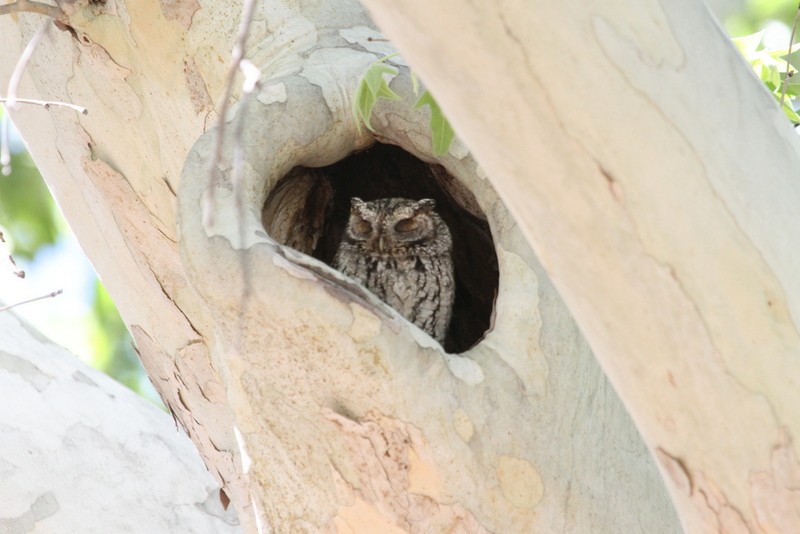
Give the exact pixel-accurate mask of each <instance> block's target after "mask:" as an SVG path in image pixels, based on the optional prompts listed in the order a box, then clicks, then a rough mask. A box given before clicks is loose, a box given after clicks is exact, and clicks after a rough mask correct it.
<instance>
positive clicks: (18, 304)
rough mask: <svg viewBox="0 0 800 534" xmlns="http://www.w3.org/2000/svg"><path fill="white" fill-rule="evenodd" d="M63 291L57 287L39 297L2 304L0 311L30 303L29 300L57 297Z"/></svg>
mask: <svg viewBox="0 0 800 534" xmlns="http://www.w3.org/2000/svg"><path fill="white" fill-rule="evenodd" d="M63 292H64V290H63V289H59V290H58V291H53V292H52V293H48V294H47V295H42V296H41V297H36V298H32V299H28V300H23V301H22V302H17V303H16V304H11V305H9V306H3V307H2V308H0V312H4V311H8V310H10V309H12V308H16V307H17V306H22V305H23V304H30V303H31V302H36V301H37V300H44V299H49V298H52V297H57V296H58V295H60V294H61V293H63Z"/></svg>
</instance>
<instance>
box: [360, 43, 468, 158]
mask: <svg viewBox="0 0 800 534" xmlns="http://www.w3.org/2000/svg"><path fill="white" fill-rule="evenodd" d="M396 55H397V54H392V55H391V56H386V57H383V58H381V59H379V60H377V61H375V62H374V63H372V64H370V66H369V67H367V70H366V72H365V73H364V76H363V77H362V78H361V81H360V82H359V84H358V87H357V88H356V92H355V95H354V98H353V107H352V112H353V119H354V120H355V121H356V124H358V125H359V128H360V127H361V123H362V122H363V123H364V125H365V126H366V127H367V128H368V129H369V130H371V131H374V129H373V128H372V125H371V124H370V118H371V117H372V110H373V108H374V107H375V104H376V103H377V101H378V100H379V99H381V98H383V99H386V100H402V98H401V97H400V95H398V94H397V93H395V92H394V91H393V90H392V88H391V87H389V82H390V81H391V80H392V79H393V78H394V77H395V76H397V74H398V73H399V72H400V71H398V70H397V69H396V68H395V67H392V66H391V65H388V64H387V63H386V62H387V61H388V60H389V59H391V58H393V57H395V56H396ZM411 79H412V83H413V89H414V94H415V95H417V97H418V98H417V101H416V102H415V103H414V109H417V108H421V107H423V106H428V107H429V108H430V110H431V120H430V129H431V144H432V146H433V153H434V154H435V155H437V156H441V155H443V154H445V153H446V152H447V149H448V148H450V144H451V143H452V142H453V138H454V137H455V132H454V131H453V128H452V126H450V123H449V122H448V120H447V117H445V116H444V113H443V112H442V109H441V108H440V107H439V104H438V103H437V102H436V99H434V98H433V95H432V94H431V92H430V91H428V90H425V91H423V92H422V94H419V83H418V82H417V78H416V76H414V75H413V73H412V77H411ZM387 80H388V81H387Z"/></svg>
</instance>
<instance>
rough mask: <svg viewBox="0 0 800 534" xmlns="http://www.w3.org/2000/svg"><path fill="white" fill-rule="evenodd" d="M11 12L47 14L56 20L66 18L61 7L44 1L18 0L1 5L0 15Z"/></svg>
mask: <svg viewBox="0 0 800 534" xmlns="http://www.w3.org/2000/svg"><path fill="white" fill-rule="evenodd" d="M10 13H38V14H39V15H46V16H48V17H50V18H53V19H56V20H61V19H63V18H64V12H63V11H61V8H59V7H57V6H51V5H49V4H43V3H42V2H31V1H29V0H17V1H16V2H12V3H10V4H6V5H2V6H0V16H2V15H8V14H10Z"/></svg>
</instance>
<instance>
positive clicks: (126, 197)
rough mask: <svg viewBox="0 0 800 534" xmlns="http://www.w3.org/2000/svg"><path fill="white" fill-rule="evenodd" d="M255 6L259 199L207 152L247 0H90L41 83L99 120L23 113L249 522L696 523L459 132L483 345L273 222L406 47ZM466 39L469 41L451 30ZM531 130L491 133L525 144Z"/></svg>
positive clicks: (399, 118) (327, 20)
mask: <svg viewBox="0 0 800 534" xmlns="http://www.w3.org/2000/svg"><path fill="white" fill-rule="evenodd" d="M258 5H259V9H258V10H257V13H256V16H255V19H254V26H253V36H252V38H251V41H250V46H249V47H248V50H249V52H248V55H249V57H251V58H252V59H253V61H254V63H255V64H256V65H257V66H258V67H260V68H261V70H262V74H263V77H264V88H263V89H262V90H261V92H260V93H259V95H258V98H257V99H256V100H255V101H253V102H251V107H250V111H248V112H247V113H249V114H251V115H249V116H248V118H249V119H250V120H248V121H246V122H245V132H246V133H247V135H245V136H243V138H242V140H240V141H239V142H238V144H239V145H241V146H242V147H243V148H244V149H245V166H244V179H245V180H244V183H245V185H246V187H245V189H244V199H243V201H244V207H245V209H244V210H241V209H239V208H237V205H236V199H235V198H234V196H233V195H232V194H231V188H229V187H226V186H227V185H228V184H229V182H228V180H229V178H230V177H229V175H228V171H229V169H230V163H229V159H228V155H229V153H228V152H226V157H225V159H224V161H223V162H222V165H221V169H222V170H223V171H225V172H224V173H223V179H222V182H220V184H219V185H220V187H218V188H215V189H214V193H213V194H212V195H208V193H207V191H208V184H209V176H208V174H209V173H208V170H209V168H210V165H209V163H210V161H211V151H212V146H213V136H211V135H205V136H203V137H201V138H200V140H199V141H198V142H197V143H196V144H195V145H194V148H193V149H192V150H191V151H190V147H191V146H192V144H193V142H194V141H195V139H197V138H198V137H200V136H201V134H203V132H205V131H206V130H207V129H209V128H211V127H212V126H213V124H214V122H215V118H216V115H215V112H214V109H213V102H215V101H216V99H217V96H218V95H219V94H221V93H222V88H223V76H224V72H225V68H226V63H225V62H226V60H227V57H228V56H229V50H230V44H231V42H232V40H233V34H234V31H235V28H236V24H237V21H238V13H237V10H238V8H239V5H238V3H233V2H219V1H214V2H212V1H209V2H203V3H196V2H192V1H185V2H170V3H163V4H162V5H159V4H156V3H155V2H131V3H129V4H125V3H123V2H108V3H107V4H106V5H105V6H99V5H96V6H83V5H81V4H78V6H77V7H76V8H75V11H74V12H72V13H70V14H69V19H68V20H69V23H70V24H71V26H72V27H73V28H74V30H75V36H74V37H73V36H72V35H71V34H70V33H67V32H51V36H50V37H49V38H47V39H45V41H44V42H43V43H42V45H41V46H40V48H39V50H38V51H37V53H36V54H35V55H34V57H33V59H32V62H31V65H30V66H29V68H28V70H27V71H26V76H25V77H24V79H23V84H22V87H21V89H20V95H22V96H35V97H39V98H43V99H48V100H67V101H72V102H74V103H78V104H82V105H85V106H86V107H88V108H89V115H88V116H86V117H78V116H76V115H75V114H74V113H73V112H71V111H68V110H63V109H51V110H50V111H49V112H47V111H45V110H42V109H36V108H33V109H25V110H23V111H20V112H17V113H15V114H14V119H15V122H16V123H17V125H18V126H19V129H20V131H21V132H22V134H23V136H24V137H25V138H26V140H27V141H28V143H29V144H30V147H31V150H32V152H33V155H34V157H35V159H36V160H37V163H39V165H40V167H41V169H42V172H43V174H44V176H45V178H46V179H47V180H48V182H49V183H50V186H51V188H52V189H53V191H54V193H55V195H56V197H57V199H58V201H59V204H60V205H61V206H62V208H63V210H64V212H65V214H66V216H67V218H68V220H69V221H70V222H71V224H72V225H73V229H74V230H75V233H76V234H77V236H78V238H79V240H80V242H81V244H82V246H83V247H84V249H85V250H86V252H87V254H88V255H89V257H90V258H91V259H92V261H93V263H94V265H95V267H96V268H97V269H98V271H99V272H100V274H101V276H102V278H103V281H104V282H105V283H106V285H107V286H108V287H109V290H110V291H111V293H112V295H113V296H114V298H115V300H116V301H117V303H118V304H119V306H120V309H121V312H122V315H123V317H124V319H125V320H126V322H127V324H128V325H129V326H130V328H131V330H132V332H133V334H134V338H135V340H136V344H137V348H138V350H139V351H140V353H141V355H142V359H143V362H144V364H145V366H146V368H147V369H148V372H149V373H150V376H151V377H152V379H153V382H154V383H155V385H156V387H157V388H158V389H159V391H160V392H161V394H162V396H163V397H164V398H165V401H166V402H167V404H168V405H169V406H170V407H171V409H172V410H173V412H174V413H175V414H176V417H177V418H178V419H179V420H180V422H181V423H182V424H183V425H184V426H185V427H186V428H187V431H188V433H189V435H190V437H191V438H192V439H193V441H194V442H195V443H196V444H197V446H198V448H199V449H200V452H201V454H202V456H203V458H204V460H205V461H206V463H207V465H208V466H209V468H210V469H211V470H212V473H213V474H215V476H217V477H218V479H219V480H220V481H221V482H222V483H224V485H225V490H226V492H227V493H228V494H229V495H230V496H231V499H232V502H233V503H234V504H235V505H236V507H237V509H238V510H239V512H240V519H241V521H242V523H243V524H244V525H245V527H246V528H248V529H250V530H253V531H254V530H255V529H256V528H257V525H258V524H259V523H260V524H261V525H262V526H263V527H264V528H265V529H266V528H271V529H273V530H274V531H276V532H297V531H304V530H308V531H316V530H329V531H335V530H338V531H343V532H347V531H348V529H352V530H354V531H357V532H376V531H392V529H395V530H405V531H411V532H430V531H438V530H441V529H447V528H450V529H454V530H456V531H458V530H459V529H460V530H462V531H468V532H481V531H485V530H488V531H495V532H514V531H518V532H528V531H532V530H534V531H550V530H554V531H567V532H619V531H621V532H637V531H639V532H674V531H676V530H677V529H678V525H677V520H676V517H675V515H674V512H673V510H672V509H671V506H670V503H669V502H668V500H667V498H666V495H665V492H664V488H663V485H662V483H661V481H660V480H659V478H658V476H657V471H656V469H655V467H654V464H653V462H652V461H651V459H650V458H649V456H648V454H647V452H646V449H645V448H644V447H643V445H642V443H641V441H640V439H639V437H638V435H637V434H636V431H635V429H634V428H633V425H632V423H631V421H630V419H629V418H628V416H627V414H626V413H625V411H624V409H623V408H622V405H621V403H620V402H619V400H618V399H617V398H616V396H615V395H614V393H613V391H612V390H611V388H610V387H609V385H608V383H607V381H606V380H605V377H604V376H603V374H602V373H601V372H600V370H599V368H598V366H597V365H596V363H595V361H594V359H593V358H592V356H591V353H590V352H589V350H588V347H587V346H586V344H585V343H584V342H583V340H582V338H581V336H580V334H579V332H578V330H577V328H576V327H575V324H574V322H573V321H572V319H571V317H570V316H569V313H568V312H567V311H566V309H565V308H564V306H563V304H562V302H561V301H560V299H559V297H558V296H557V295H556V293H555V291H554V289H553V287H552V285H551V283H550V282H549V280H548V279H547V278H546V276H545V274H544V272H543V270H542V268H541V267H540V265H539V262H538V260H537V259H536V258H535V257H534V255H533V253H532V251H531V249H530V247H529V245H528V244H527V242H526V241H525V239H524V237H523V235H522V233H521V232H520V227H519V226H517V223H516V222H515V220H514V219H513V218H512V217H511V215H510V214H509V212H508V210H507V209H506V206H505V204H504V202H503V201H502V200H501V199H500V198H498V196H497V194H496V193H495V191H494V189H493V187H492V185H491V183H490V182H489V181H488V180H487V177H486V175H485V174H484V173H483V172H481V170H480V169H479V168H478V167H477V165H476V164H475V161H474V160H473V159H472V158H471V156H470V155H469V154H468V152H467V150H466V149H465V148H464V146H463V145H462V144H461V143H459V142H457V143H456V144H455V145H454V147H453V148H452V149H451V150H450V152H449V154H447V155H446V156H445V157H443V158H441V159H440V160H438V161H439V162H441V163H442V164H443V165H445V166H446V167H447V168H448V170H449V171H450V172H451V173H453V174H454V175H455V176H457V177H458V178H459V179H460V180H461V181H462V182H463V183H464V184H465V185H466V186H467V187H469V188H470V189H471V191H472V193H473V194H474V195H475V197H476V201H477V203H478V205H479V206H480V208H482V210H483V211H484V212H485V213H486V216H487V218H488V220H489V222H490V224H491V225H492V232H493V237H494V240H495V246H496V250H497V255H498V259H499V261H500V273H501V281H500V288H499V292H498V298H497V308H496V315H495V318H494V325H493V329H492V331H491V332H490V333H489V334H488V335H487V337H486V339H485V340H483V341H482V342H481V343H480V344H479V345H478V346H476V347H475V348H474V349H472V350H471V351H469V352H468V353H466V354H465V355H464V356H461V357H456V356H451V355H444V354H443V353H442V351H441V349H440V347H438V345H437V344H435V343H434V342H433V341H432V340H430V339H429V338H427V336H425V335H424V334H422V333H421V332H420V331H418V330H417V329H415V328H413V327H411V326H410V325H409V324H408V323H407V322H405V321H403V320H402V319H400V318H399V317H398V316H397V315H396V314H395V313H394V312H392V311H391V310H389V309H388V308H386V307H385V306H384V305H382V304H381V303H379V302H378V301H376V300H375V299H374V297H370V296H369V295H365V294H364V293H363V292H362V291H360V290H359V288H358V287H357V286H355V285H353V284H351V283H349V282H347V281H345V280H344V279H343V278H342V277H341V276H339V275H337V274H336V273H335V272H334V271H332V270H330V269H329V268H327V267H326V266H324V265H321V264H319V262H316V261H314V260H311V259H309V258H308V257H305V256H302V255H300V254H298V253H295V252H293V251H291V250H287V249H285V248H283V247H280V246H279V245H277V244H276V243H275V242H274V241H272V240H271V239H270V238H269V237H268V236H267V235H266V234H265V233H264V229H263V227H261V226H260V211H261V207H262V205H263V201H264V198H265V197H266V194H267V192H268V190H269V188H270V187H272V186H273V185H274V183H275V181H276V180H277V179H278V178H280V176H281V174H282V173H285V172H286V171H288V170H289V169H290V168H291V167H292V166H293V165H296V164H301V163H304V164H307V165H322V164H325V163H331V162H333V161H335V160H336V159H337V158H341V157H344V156H345V155H346V154H347V153H348V151H350V150H352V149H355V148H361V147H364V146H366V145H367V144H368V143H370V142H371V141H372V138H371V136H370V134H367V133H366V132H363V131H362V132H359V131H358V130H357V129H356V127H355V125H354V123H353V122H352V119H351V116H350V110H349V108H350V98H351V95H352V92H353V90H354V89H355V86H356V84H357V82H358V79H359V77H360V74H361V73H362V72H363V69H364V68H365V67H366V65H367V64H369V62H371V61H373V60H374V59H377V58H379V57H381V56H383V55H384V54H386V53H388V52H390V51H391V47H390V46H389V45H387V44H386V43H385V42H383V41H381V40H380V35H379V34H376V33H375V32H374V31H373V30H371V29H370V25H371V23H370V22H369V21H368V20H367V19H366V18H365V16H364V14H363V13H362V11H361V9H360V7H359V6H358V4H356V3H351V2H344V1H340V2H337V3H336V5H335V6H334V7H332V6H331V4H330V3H327V2H319V3H314V2H310V3H308V4H305V5H304V6H303V11H302V12H298V11H297V10H296V9H295V8H294V7H293V6H294V3H293V2H287V3H286V4H283V3H279V2H265V3H258ZM38 23H39V19H38V18H36V17H33V16H30V15H21V16H19V17H18V19H12V18H11V17H6V18H0V34H2V35H4V36H14V37H13V39H12V38H8V39H7V40H8V42H9V45H8V46H7V47H6V48H5V49H3V50H2V52H1V53H0V79H2V80H7V79H8V76H9V73H10V71H11V69H12V66H13V64H14V62H15V61H16V58H17V56H18V54H19V51H20V50H21V48H22V47H23V46H24V43H25V42H26V40H27V38H29V37H30V35H32V33H33V32H34V31H35V29H36V27H37V26H38ZM626 27H627V26H626ZM419 28H420V31H421V29H422V28H424V26H420V27H419ZM565 28H566V29H567V30H568V29H569V28H570V27H569V26H565ZM628 28H629V30H630V31H631V32H634V33H635V30H636V27H635V26H633V25H631V26H629V27H628ZM407 31H408V32H409V36H411V37H413V36H414V35H416V30H414V29H413V28H412V29H407ZM370 36H372V37H377V38H378V39H379V40H377V41H370V40H369V39H368V37H370ZM462 37H463V38H464V39H467V40H469V39H472V38H474V36H473V37H470V36H469V35H466V36H462V35H461V34H460V33H459V32H455V33H452V34H451V38H452V39H453V40H454V41H458V40H459V39H461V38H462ZM564 38H567V35H565V36H564ZM15 46H16V48H15ZM167 51H169V53H167ZM450 60H451V61H452V62H453V63H464V65H465V66H468V65H469V62H470V61H472V57H471V56H469V55H463V54H460V53H453V54H451V55H450ZM512 60H513V57H510V58H509V59H508V61H509V62H511V61H512ZM401 67H402V66H401ZM478 75H479V74H478ZM492 76H494V75H492ZM486 80H497V78H495V77H488V75H487V78H486ZM392 84H393V85H392V86H393V88H394V89H396V90H397V91H398V92H401V93H403V94H405V95H406V96H407V101H406V102H400V103H387V102H382V103H381V105H380V106H378V107H377V108H376V115H375V119H374V120H375V125H376V129H377V133H376V134H375V138H376V139H378V140H383V141H391V142H395V143H398V144H401V145H402V146H403V147H404V148H406V149H407V150H408V151H410V152H412V153H414V154H415V155H417V156H419V157H421V158H423V159H426V160H429V161H432V160H434V158H433V157H432V155H431V154H430V148H429V144H428V143H429V137H428V135H429V132H428V129H427V118H428V115H427V112H425V111H414V110H412V109H411V102H412V101H413V100H411V96H410V90H411V84H410V77H409V74H408V71H407V70H406V69H402V68H401V74H400V75H399V76H398V77H397V78H396V79H395V80H393V81H392ZM434 89H436V88H435V87H434ZM566 95H567V93H565V94H564V98H566ZM437 96H438V95H437ZM492 101H493V100H492V99H489V100H486V102H487V103H488V102H492ZM488 106H489V104H487V107H486V108H483V107H481V106H476V105H475V103H474V102H471V103H469V105H468V106H467V107H466V108H464V109H463V110H457V109H449V111H448V113H449V116H450V118H451V119H452V120H453V122H454V123H455V124H457V125H460V123H461V122H462V120H461V119H459V114H460V113H464V114H465V117H470V116H471V113H472V112H473V110H475V109H478V110H480V109H489V107H488ZM242 109H243V108H242V107H240V108H239V109H238V110H237V113H239V114H244V113H245V112H243V111H241V110H242ZM237 116H239V115H234V113H232V114H231V117H232V118H234V117H237ZM463 121H466V119H464V120H463ZM228 124H230V125H235V124H238V122H237V121H236V120H232V121H230V122H228ZM517 130H518V129H514V130H498V131H497V132H494V134H493V135H495V136H496V137H497V138H498V139H501V138H503V137H506V138H507V141H506V142H507V145H506V146H511V144H512V143H513V142H514V141H515V139H516V136H517V135H521V133H522V132H519V131H517ZM228 131H229V132H231V131H233V130H232V129H231V128H228ZM227 141H228V143H229V144H228V147H229V148H230V147H231V146H232V145H234V144H237V143H236V142H233V141H235V140H231V139H230V138H229V139H228V140H227ZM472 146H475V145H474V144H473V145H472ZM488 146H491V147H493V148H494V147H495V146H496V144H495V143H492V144H491V145H488ZM476 148H477V147H476ZM187 154H188V159H187ZM499 154H502V155H507V156H511V155H512V154H507V153H505V152H503V151H501V152H499ZM533 154H534V152H531V154H529V156H530V157H533ZM184 160H186V165H185V166H184ZM531 165H533V164H531ZM182 168H183V174H181V169H182ZM176 191H177V192H178V194H177V195H176V193H175V192H176ZM204 198H205V200H203V199H204ZM176 204H177V205H178V206H179V209H180V217H179V218H180V231H178V224H177V221H176V220H177V219H178V214H177V212H176V209H175V205H176ZM204 211H209V212H210V215H211V216H210V217H206V218H205V219H204V217H203V215H204V213H203V212H204ZM206 215H209V213H206ZM554 220H555V219H554ZM241 223H244V225H243V226H242V227H240V224H241ZM548 226H552V223H551V222H550V221H548ZM241 228H243V230H242V229H241ZM553 231H555V232H559V231H561V230H560V229H559V228H557V227H556V228H553ZM242 238H244V239H242ZM179 248H180V250H181V253H182V256H179V253H178V250H179ZM545 258H546V259H548V263H549V258H548V257H547V256H545Z"/></svg>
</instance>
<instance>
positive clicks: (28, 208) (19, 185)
mask: <svg viewBox="0 0 800 534" xmlns="http://www.w3.org/2000/svg"><path fill="white" fill-rule="evenodd" d="M11 168H12V171H11V175H10V176H8V177H4V178H3V179H2V180H0V226H3V227H4V228H6V230H8V234H9V235H8V236H6V238H7V240H8V244H9V246H10V249H11V253H12V254H13V255H14V256H15V257H17V258H24V259H27V260H32V259H33V257H34V256H35V255H36V251H37V250H39V248H40V247H42V246H44V245H52V244H54V243H55V242H56V241H57V240H58V236H59V234H61V233H62V231H63V223H62V224H60V221H59V219H61V214H60V213H59V212H58V208H56V204H55V202H53V197H51V196H50V191H48V190H47V186H46V185H45V184H44V181H43V180H42V176H41V175H40V174H39V171H38V170H36V166H35V165H34V164H33V161H32V160H31V158H30V156H29V155H28V153H27V152H17V153H15V154H12V156H11Z"/></svg>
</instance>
